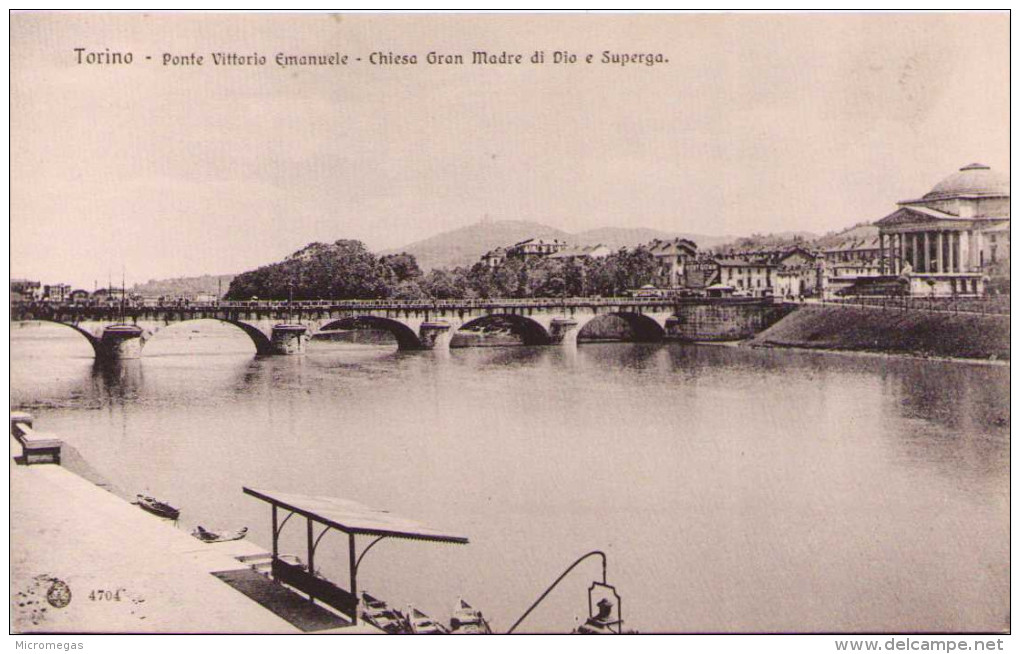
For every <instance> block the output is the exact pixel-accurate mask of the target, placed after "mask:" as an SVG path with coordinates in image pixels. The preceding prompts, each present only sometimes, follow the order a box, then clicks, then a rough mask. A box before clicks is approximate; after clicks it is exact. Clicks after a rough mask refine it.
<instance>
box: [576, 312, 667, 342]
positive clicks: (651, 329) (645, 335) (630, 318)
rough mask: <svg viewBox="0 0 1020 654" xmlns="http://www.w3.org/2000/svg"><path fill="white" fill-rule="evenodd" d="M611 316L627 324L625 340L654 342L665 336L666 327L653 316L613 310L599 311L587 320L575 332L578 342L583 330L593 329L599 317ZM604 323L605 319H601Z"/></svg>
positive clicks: (583, 334)
mask: <svg viewBox="0 0 1020 654" xmlns="http://www.w3.org/2000/svg"><path fill="white" fill-rule="evenodd" d="M609 316H613V317H616V318H619V319H621V320H623V321H624V322H625V323H626V324H627V328H628V330H629V332H630V338H629V339H627V340H630V341H633V342H636V343H655V342H657V341H661V340H662V339H663V338H665V336H666V329H665V328H664V327H663V326H662V325H660V324H659V322H658V321H657V320H655V318H652V317H651V316H646V315H645V314H643V313H637V312H634V311H613V312H610V313H601V314H599V315H597V316H595V317H594V318H592V319H591V320H589V321H588V322H587V324H585V325H584V326H583V327H581V329H580V330H579V331H578V333H577V340H578V342H580V341H582V340H584V338H585V331H588V332H589V333H590V332H591V331H594V330H595V327H596V326H597V325H598V323H599V322H600V319H602V318H606V317H609ZM602 322H603V324H605V321H602Z"/></svg>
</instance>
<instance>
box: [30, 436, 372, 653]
mask: <svg viewBox="0 0 1020 654" xmlns="http://www.w3.org/2000/svg"><path fill="white" fill-rule="evenodd" d="M10 444H11V462H10V490H11V496H10V510H11V514H10V516H11V522H10V538H11V543H12V545H11V563H10V565H11V568H10V569H11V606H12V618H11V628H12V631H13V632H15V633H274V634H275V633H303V632H309V631H314V632H316V633H347V634H350V633H363V634H365V633H381V632H380V631H379V630H378V629H376V628H375V627H373V626H371V625H368V624H364V623H360V624H358V625H353V626H352V625H350V623H349V622H346V621H344V620H343V619H342V617H340V616H337V615H336V614H334V613H331V612H329V611H327V610H326V609H324V608H322V607H321V606H318V605H314V604H311V603H310V602H309V601H308V599H307V597H302V596H300V595H298V594H297V593H294V592H293V591H290V590H289V589H287V588H286V587H283V586H281V585H280V584H277V583H274V582H272V581H270V580H268V579H267V578H265V577H264V576H262V575H260V574H259V573H257V572H255V571H253V570H252V569H251V566H250V565H249V563H247V562H246V561H248V560H251V559H253V558H258V557H260V556H262V555H264V554H265V552H264V550H263V549H262V548H260V547H259V546H258V545H256V544H254V543H251V542H250V541H246V540H238V541H230V542H225V543H214V544H207V543H202V542H201V541H199V540H197V539H195V538H193V537H191V536H190V535H188V534H187V533H185V532H184V531H182V530H180V529H177V528H176V527H174V526H172V525H171V524H170V523H169V522H167V521H165V520H161V519H159V518H157V517H155V516H152V515H149V514H147V513H145V512H143V511H140V510H139V509H138V507H136V506H132V505H131V504H130V503H129V502H127V501H125V500H124V499H122V498H120V497H118V496H116V495H114V494H113V493H111V492H109V491H107V490H104V489H103V488H100V487H99V486H96V485H95V484H93V483H91V482H89V481H87V480H85V479H83V478H82V477H79V476H78V475H76V474H74V473H73V472H71V471H69V470H67V469H65V468H63V467H61V466H60V465H55V464H47V465H31V466H28V465H21V464H19V463H18V462H16V461H15V457H18V458H20V457H21V456H22V454H23V452H22V446H21V444H20V442H19V441H18V440H15V439H14V438H13V437H12V438H11V439H10ZM238 557H240V559H239V558H238Z"/></svg>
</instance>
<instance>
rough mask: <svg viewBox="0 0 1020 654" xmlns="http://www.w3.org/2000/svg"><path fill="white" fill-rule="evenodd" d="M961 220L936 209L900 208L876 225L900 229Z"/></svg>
mask: <svg viewBox="0 0 1020 654" xmlns="http://www.w3.org/2000/svg"><path fill="white" fill-rule="evenodd" d="M956 220H960V219H959V218H958V217H957V216H951V215H949V214H943V213H942V212H941V211H935V210H934V209H927V210H923V211H922V210H919V209H914V208H913V207H900V208H899V209H897V210H896V211H894V212H892V213H891V214H889V215H888V216H886V217H885V218H883V219H881V220H879V221H878V222H876V223H875V225H877V226H878V227H898V226H901V225H935V224H938V223H945V222H946V221H956Z"/></svg>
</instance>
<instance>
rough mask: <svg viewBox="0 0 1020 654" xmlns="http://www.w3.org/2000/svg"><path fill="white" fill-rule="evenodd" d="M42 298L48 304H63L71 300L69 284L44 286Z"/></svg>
mask: <svg viewBox="0 0 1020 654" xmlns="http://www.w3.org/2000/svg"><path fill="white" fill-rule="evenodd" d="M43 298H44V299H46V300H49V301H50V302H65V301H67V300H69V299H70V298H71V286H70V285H69V284H46V285H45V286H43Z"/></svg>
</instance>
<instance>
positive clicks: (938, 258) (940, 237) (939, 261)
mask: <svg viewBox="0 0 1020 654" xmlns="http://www.w3.org/2000/svg"><path fill="white" fill-rule="evenodd" d="M935 245H936V249H935V272H937V273H944V272H946V269H945V261H943V258H942V249H943V247H944V245H945V232H943V231H942V230H939V231H938V233H936V234H935Z"/></svg>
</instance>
